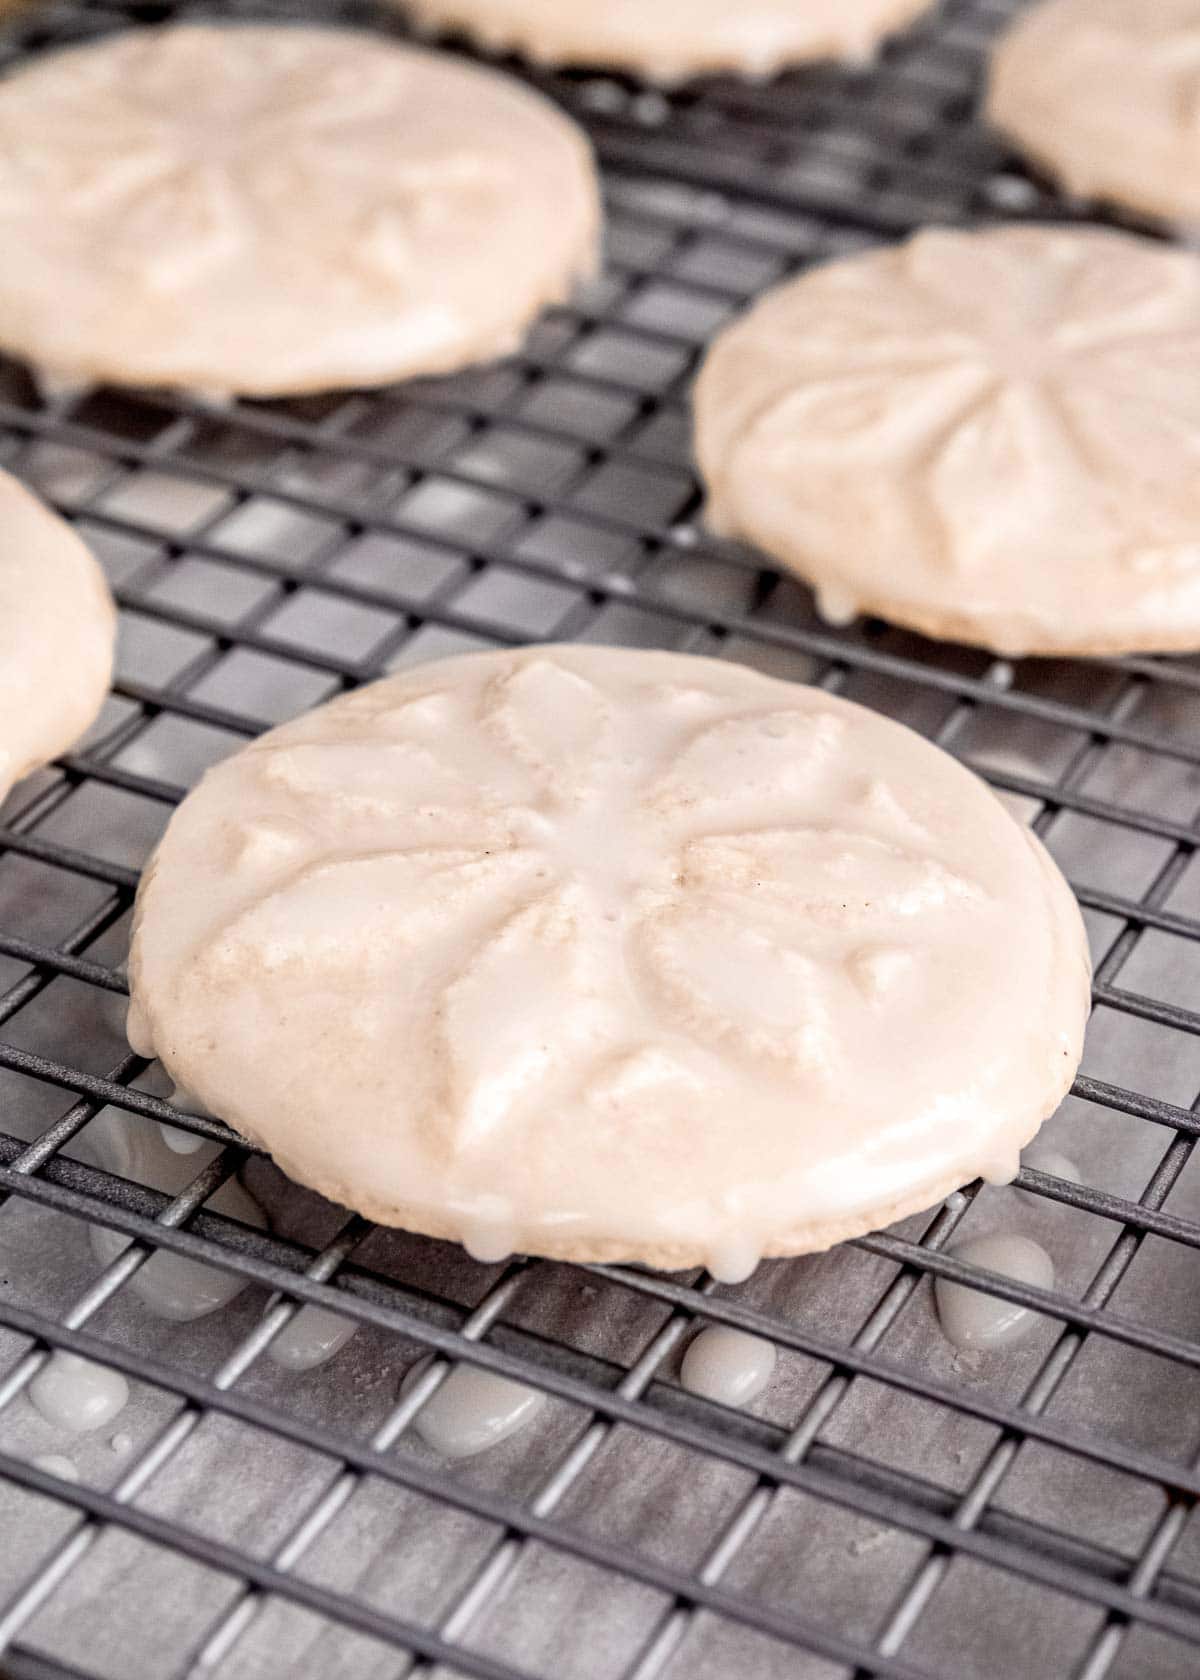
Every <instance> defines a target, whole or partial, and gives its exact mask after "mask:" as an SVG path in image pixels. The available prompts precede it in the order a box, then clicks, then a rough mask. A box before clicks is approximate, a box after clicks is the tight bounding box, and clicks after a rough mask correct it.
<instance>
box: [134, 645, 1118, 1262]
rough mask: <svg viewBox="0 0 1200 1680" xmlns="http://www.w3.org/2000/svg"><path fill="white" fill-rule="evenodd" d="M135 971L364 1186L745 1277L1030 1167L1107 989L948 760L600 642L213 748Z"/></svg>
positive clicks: (269, 1111)
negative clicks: (1092, 1002)
mask: <svg viewBox="0 0 1200 1680" xmlns="http://www.w3.org/2000/svg"><path fill="white" fill-rule="evenodd" d="M130 978H131V989H132V1005H131V1009H130V1020H129V1033H130V1042H131V1043H132V1044H133V1046H134V1048H135V1049H136V1050H138V1051H139V1052H140V1053H141V1054H144V1055H157V1056H159V1057H161V1058H162V1060H163V1062H164V1063H165V1064H166V1067H167V1069H168V1071H169V1072H170V1074H171V1075H172V1077H173V1078H175V1079H176V1080H177V1081H179V1082H180V1083H181V1084H182V1085H184V1086H185V1087H186V1088H187V1089H188V1090H189V1091H190V1092H194V1093H195V1094H196V1096H197V1097H198V1099H199V1100H200V1101H201V1102H202V1103H203V1104H204V1105H205V1106H206V1107H207V1108H208V1109H210V1110H211V1111H212V1112H214V1113H216V1114H219V1115H221V1116H222V1117H223V1118H224V1119H226V1120H228V1121H229V1122H230V1124H231V1125H233V1126H235V1127H236V1128H237V1129H238V1130H239V1131H240V1132H242V1133H243V1134H245V1135H246V1136H247V1137H249V1138H251V1139H253V1140H255V1141H257V1142H259V1143H261V1144H263V1145H264V1146H265V1147H266V1148H267V1149H269V1150H270V1151H271V1153H272V1154H273V1155H274V1156H275V1158H276V1160H277V1161H278V1162H279V1164H280V1165H281V1166H282V1167H283V1169H284V1170H285V1171H286V1172H288V1173H290V1174H291V1176H292V1177H293V1178H295V1179H297V1180H299V1181H300V1182H302V1183H305V1184H308V1185H311V1186H313V1187H314V1188H316V1189H318V1190H321V1191H323V1192H324V1193H325V1194H326V1195H328V1196H330V1197H332V1198H333V1199H334V1200H336V1201H339V1202H343V1203H345V1204H347V1205H349V1206H351V1207H355V1208H358V1209H360V1210H361V1211H362V1212H363V1213H364V1214H367V1215H368V1216H370V1217H372V1218H375V1219H379V1220H382V1221H385V1222H388V1223H392V1224H397V1225H403V1226H406V1227H408V1228H409V1229H413V1230H417V1231H423V1232H427V1233H429V1234H431V1235H435V1236H443V1237H452V1238H456V1239H459V1240H461V1241H464V1242H465V1243H466V1244H467V1246H468V1247H469V1248H470V1249H471V1251H472V1252H473V1253H474V1254H476V1255H477V1256H479V1257H480V1258H484V1259H497V1258H500V1257H502V1256H503V1255H505V1254H507V1253H509V1252H510V1251H524V1252H531V1253H536V1254H548V1255H557V1256H566V1257H570V1258H576V1259H588V1258H607V1259H615V1258H623V1259H638V1260H642V1261H646V1262H648V1263H652V1264H658V1265H663V1266H685V1265H692V1264H696V1263H700V1262H703V1263H704V1264H707V1265H708V1266H709V1267H710V1268H711V1269H712V1270H713V1271H714V1272H715V1273H716V1274H718V1275H719V1276H721V1277H723V1278H726V1279H734V1278H737V1277H739V1276H744V1275H745V1274H746V1273H747V1272H748V1271H749V1270H750V1269H751V1268H752V1267H753V1265H754V1264H755V1262H756V1261H757V1260H758V1259H759V1258H761V1257H762V1256H763V1255H764V1254H790V1253H800V1252H804V1251H807V1250H812V1249H817V1248H822V1247H825V1246H828V1245H829V1244H830V1243H833V1242H836V1241H839V1240H841V1239H842V1238H844V1237H848V1236H852V1235H855V1234H857V1233H860V1232H862V1231H865V1230H868V1229H871V1228H873V1227H875V1226H878V1225H880V1224H884V1223H887V1222H889V1221H891V1220H893V1219H895V1218H898V1217H900V1216H901V1215H902V1214H904V1213H907V1212H913V1211H916V1210H917V1209H919V1208H923V1207H926V1206H929V1205H930V1204H931V1203H933V1202H934V1201H936V1200H937V1199H939V1198H940V1197H942V1196H944V1195H945V1194H947V1193H948V1192H949V1191H950V1190H951V1189H952V1188H954V1187H955V1186H957V1185H959V1184H961V1183H964V1182H966V1181H967V1180H969V1179H971V1178H973V1177H974V1176H975V1175H976V1174H978V1173H981V1172H982V1173H985V1174H987V1175H989V1176H990V1177H994V1178H997V1179H1005V1178H1008V1177H1010V1176H1011V1175H1012V1174H1013V1173H1014V1172H1015V1171H1016V1168H1017V1161H1018V1151H1019V1150H1020V1148H1021V1147H1022V1146H1023V1145H1024V1144H1025V1143H1027V1142H1028V1140H1029V1139H1030V1137H1031V1136H1032V1135H1033V1133H1034V1132H1035V1131H1036V1130H1037V1127H1038V1125H1039V1123H1040V1122H1041V1120H1042V1119H1043V1118H1044V1117H1045V1116H1046V1115H1047V1114H1048V1113H1049V1112H1050V1111H1051V1110H1052V1109H1053V1108H1054V1107H1055V1105H1056V1103H1057V1102H1058V1100H1059V1099H1060V1097H1061V1096H1062V1095H1063V1093H1064V1092H1065V1091H1066V1089H1067V1087H1068V1086H1069V1084H1070V1082H1071V1078H1072V1076H1073V1074H1074V1071H1075V1067H1076V1064H1077V1062H1078V1059H1079V1054H1080V1048H1081V1042H1082V1034H1083V1026H1084V1021H1085V1019H1086V1015H1087V1009H1088V995H1089V994H1088V961H1087V952H1086V943H1085V939H1084V935H1083V929H1082V923H1081V920H1080V916H1079V912H1078V909H1077V908H1076V905H1075V902H1074V900H1073V898H1072V897H1071V895H1070V892H1069V890H1068V889H1067V887H1066V885H1065V883H1064V881H1063V879H1062V877H1061V875H1060V874H1059V873H1058V871H1057V869H1056V868H1055V867H1054V865H1053V864H1052V863H1051V861H1050V859H1049V857H1048V855H1047V854H1046V852H1045V851H1044V850H1043V849H1042V847H1041V844H1040V842H1039V841H1038V840H1037V839H1036V838H1034V837H1033V836H1032V835H1031V834H1029V833H1028V832H1027V831H1026V830H1025V829H1023V828H1022V827H1020V826H1019V825H1018V824H1017V823H1016V822H1015V821H1014V820H1013V819H1012V818H1011V817H1010V816H1009V815H1008V814H1007V813H1006V812H1005V811H1004V809H1003V808H1002V807H1001V805H1000V804H999V803H998V801H997V800H996V799H995V798H994V796H993V795H992V794H991V793H990V792H989V791H988V789H987V788H986V787H985V786H984V785H983V784H982V783H981V782H979V781H978V780H977V779H976V778H975V777H973V776H972V775H970V774H969V773H968V772H967V771H965V770H963V769H962V768H961V767H960V766H958V765H957V764H955V763H954V761H953V760H952V759H951V758H949V756H948V755H946V754H944V753H942V752H940V751H939V750H938V749H937V748H934V747H932V746H930V745H929V744H928V743H927V742H925V741H923V740H921V739H920V738H919V737H918V736H916V735H914V734H912V733H910V732H909V731H908V730H906V729H904V728H902V727H901V726H899V725H898V724H895V723H892V722H889V721H887V720H886V719H883V718H881V717H878V716H876V715H874V714H873V713H870V712H868V711H866V710H864V709H863V708H861V707H858V706H855V705H851V704H850V703H848V702H846V701H843V700H839V699H837V698H835V697H834V696H831V695H827V694H824V693H821V692H818V691H815V690H812V689H805V688H800V687H797V686H795V685H792V684H787V683H783V682H780V681H777V680H774V679H771V678H767V677H763V676H760V675H759V674H757V673H756V672H752V671H749V670H747V669H745V668H744V667H741V666H737V665H733V664H728V663H723V662H717V661H713V660H707V659H700V658H696V657H692V656H688V655H681V654H663V653H648V652H632V651H627V650H616V649H607V648H581V647H551V648H541V649H527V650H523V651H518V652H507V651H506V652H497V653H489V654H478V655H470V656H467V657H464V658H459V659H454V660H448V661H445V662H442V663H438V664H435V665H429V666H425V667H421V668H418V669H416V670H414V671H412V672H408V673H405V674H403V675H400V676H395V677H391V678H389V679H387V680H385V681H383V682H380V683H377V684H374V685H372V686H371V687H369V688H366V689H363V690H361V691H359V692H357V693H355V694H352V695H349V696H347V697H345V698H343V699H340V700H338V701H335V702H333V703H331V704H329V705H327V706H324V707H322V708H320V709H319V710H318V711H315V712H313V713H311V714H310V715H309V716H307V717H304V718H301V719H299V720H297V721H296V722H294V723H290V724H287V725H285V726H283V727H282V728H278V729H275V730H273V731H272V732H271V733H270V734H268V735H266V736H264V737H263V738H262V739H261V740H259V741H258V742H256V743H255V744H254V745H252V746H251V747H249V748H247V749H245V750H244V751H242V752H240V753H239V754H237V755H236V756H235V757H234V758H232V759H229V760H227V761H226V762H225V763H223V764H221V765H220V766H218V767H217V768H216V769H215V770H212V771H210V772H209V773H208V775H207V776H206V777H205V778H204V780H203V782H202V783H201V785H200V786H199V787H198V788H197V789H196V790H195V791H194V792H193V793H192V794H191V795H190V797H189V798H188V799H187V800H185V802H184V803H183V805H182V806H181V807H180V809H179V811H178V812H177V813H176V815H175V816H174V818H173V819H172V822H171V824H170V826H169V828H168V830H167V833H166V835H165V836H164V838H163V841H162V843H161V845H160V847H159V850H158V852H157V854H156V857H155V859H154V862H153V864H152V866H151V868H150V870H149V872H148V874H147V876H146V877H145V879H144V881H143V884H142V888H141V891H140V894H139V898H138V904H137V911H136V917H135V930H134V938H133V948H132V953H131V958H130Z"/></svg>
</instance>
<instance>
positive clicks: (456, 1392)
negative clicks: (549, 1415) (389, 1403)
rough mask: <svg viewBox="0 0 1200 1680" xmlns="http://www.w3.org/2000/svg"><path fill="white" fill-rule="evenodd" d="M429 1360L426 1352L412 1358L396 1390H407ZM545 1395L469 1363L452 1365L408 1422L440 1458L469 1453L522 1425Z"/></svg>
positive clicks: (495, 1443)
mask: <svg viewBox="0 0 1200 1680" xmlns="http://www.w3.org/2000/svg"><path fill="white" fill-rule="evenodd" d="M429 1363H430V1361H429V1359H428V1358H426V1359H422V1360H418V1361H417V1363H416V1365H414V1366H413V1368H412V1370H411V1371H409V1372H408V1373H407V1375H406V1376H405V1379H404V1382H403V1383H402V1384H401V1393H408V1392H410V1391H411V1390H412V1388H413V1387H414V1386H415V1385H416V1383H417V1382H418V1381H419V1380H420V1378H421V1377H422V1376H423V1375H424V1373H425V1370H426V1369H427V1368H428V1366H429ZM544 1399H545V1395H544V1394H543V1393H542V1392H541V1391H540V1389H536V1388H528V1387H526V1385H525V1384H524V1383H518V1382H513V1381H511V1380H510V1379H509V1378H507V1377H497V1376H494V1375H493V1374H492V1373H491V1372H490V1371H481V1370H479V1369H478V1367H476V1366H474V1365H455V1366H454V1367H453V1369H452V1370H451V1371H450V1372H449V1374H448V1375H447V1376H446V1377H444V1378H443V1380H442V1382H441V1384H440V1386H439V1387H438V1388H437V1390H436V1392H435V1393H434V1394H433V1395H431V1397H430V1398H429V1399H428V1400H427V1401H426V1402H425V1404H424V1405H423V1406H422V1408H421V1410H420V1411H419V1412H418V1413H417V1415H416V1417H415V1418H414V1420H413V1428H414V1429H415V1430H416V1431H417V1433H418V1435H420V1437H421V1439H422V1440H423V1441H424V1442H425V1445H426V1446H427V1447H431V1448H432V1449H433V1451H434V1452H436V1453H440V1454H441V1455H442V1457H443V1458H472V1457H474V1455H475V1454H476V1453H480V1452H485V1451H486V1450H487V1449H488V1448H489V1447H496V1446H499V1444H500V1442H501V1441H507V1440H508V1438H509V1436H510V1435H515V1434H516V1432H517V1430H518V1429H524V1428H525V1426H526V1424H528V1423H530V1422H532V1420H533V1418H534V1415H535V1414H536V1413H537V1412H538V1411H539V1410H540V1409H541V1405H542V1402H543V1400H544Z"/></svg>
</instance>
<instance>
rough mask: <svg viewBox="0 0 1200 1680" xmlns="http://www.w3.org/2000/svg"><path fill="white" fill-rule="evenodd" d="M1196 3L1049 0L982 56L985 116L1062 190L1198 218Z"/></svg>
mask: <svg viewBox="0 0 1200 1680" xmlns="http://www.w3.org/2000/svg"><path fill="white" fill-rule="evenodd" d="M1198 71H1200V4H1197V0H1048V3H1047V4H1042V5H1038V6H1035V7H1033V8H1032V9H1031V10H1030V11H1027V12H1022V13H1021V14H1020V16H1019V17H1018V18H1017V20H1016V21H1015V23H1014V24H1013V25H1012V26H1011V28H1010V29H1009V30H1008V32H1007V33H1006V34H1005V35H1004V36H1003V37H1002V38H1001V40H1000V42H999V44H998V46H997V47H996V50H995V52H994V54H993V56H992V60H991V67H990V72H989V81H988V92H987V103H986V114H987V117H988V120H989V121H990V122H992V123H993V124H994V125H995V126H996V127H997V128H999V129H1000V130H1002V131H1003V133H1004V134H1006V135H1007V136H1008V137H1009V138H1010V139H1012V140H1013V141H1014V142H1015V143H1016V145H1017V146H1019V147H1020V148H1021V150H1022V151H1023V152H1025V153H1026V154H1027V155H1028V156H1029V157H1030V158H1031V159H1032V160H1033V161H1034V162H1035V163H1036V164H1037V165H1038V166H1039V167H1040V168H1042V169H1044V170H1045V171H1046V172H1047V173H1048V174H1050V175H1052V176H1054V177H1055V179H1056V180H1057V181H1059V182H1060V183H1061V185H1062V186H1064V187H1065V188H1066V189H1067V190H1068V191H1069V192H1072V193H1076V194H1078V195H1079V196H1081V197H1085V198H1099V199H1108V200H1110V201H1111V202H1113V203H1116V204H1124V205H1128V206H1129V207H1130V208H1131V209H1133V210H1138V211H1141V212H1143V213H1144V214H1147V215H1151V216H1158V217H1165V218H1166V219H1168V220H1171V221H1179V222H1186V223H1190V224H1195V223H1197V222H1200V120H1198V117H1200V103H1198V100H1200V94H1198V92H1197V72H1198Z"/></svg>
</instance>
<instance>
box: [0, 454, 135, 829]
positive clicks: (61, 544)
mask: <svg viewBox="0 0 1200 1680" xmlns="http://www.w3.org/2000/svg"><path fill="white" fill-rule="evenodd" d="M115 637H116V612H115V609H114V607H113V603H112V598H111V596H110V595H109V593H108V586H107V585H106V584H105V581H104V575H103V573H102V572H101V570H100V568H99V566H98V565H97V564H96V562H95V560H94V559H93V558H92V556H91V554H90V553H89V551H88V550H87V549H86V548H85V547H84V545H83V543H82V542H80V540H79V538H78V537H77V536H76V535H75V533H74V531H73V530H72V529H71V527H70V526H69V525H67V524H66V523H65V522H64V521H63V520H61V519H59V518H58V517H57V515H55V514H53V513H51V512H50V510H49V509H48V508H45V507H43V506H42V504H41V502H39V501H38V500H37V499H36V497H34V496H31V495H30V494H29V491H28V490H26V489H25V488H24V487H23V486H22V485H20V484H18V483H17V481H16V479H15V478H10V477H9V475H8V474H7V473H4V472H0V801H2V800H3V799H4V798H5V797H6V795H7V794H8V791H9V789H10V788H11V787H12V785H13V783H14V782H16V781H18V780H19V779H20V777H22V776H24V775H25V774H26V772H27V771H30V770H33V769H36V767H37V766H38V765H40V764H47V763H49V761H50V760H51V759H52V758H55V757H56V756H57V755H58V754H59V753H60V752H62V751H63V750H64V749H65V748H67V747H69V746H70V745H71V743H72V742H73V741H75V740H77V739H78V737H79V736H80V735H82V734H83V732H84V730H85V729H86V728H87V727H88V725H89V724H90V723H91V722H92V720H93V719H94V718H95V716H96V714H97V712H98V711H99V710H100V707H101V706H102V705H103V703H104V697H105V695H106V694H107V692H108V685H109V680H110V678H111V676H112V662H113V644H114V641H115Z"/></svg>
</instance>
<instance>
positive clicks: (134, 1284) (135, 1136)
mask: <svg viewBox="0 0 1200 1680" xmlns="http://www.w3.org/2000/svg"><path fill="white" fill-rule="evenodd" d="M168 1130H176V1129H175V1128H168V1127H164V1126H160V1125H158V1124H157V1123H156V1122H154V1121H151V1120H143V1119H141V1118H139V1117H138V1116H137V1115H133V1114H125V1113H122V1112H121V1111H120V1110H118V1109H114V1108H109V1109H106V1110H105V1111H104V1112H103V1113H102V1114H99V1115H97V1117H96V1119H95V1120H94V1121H93V1122H92V1124H91V1126H90V1127H89V1128H88V1133H87V1147H88V1149H89V1151H90V1152H91V1154H92V1155H93V1156H94V1157H95V1159H96V1161H97V1163H98V1165H100V1166H101V1167H102V1168H103V1169H104V1170H105V1171H106V1172H113V1173H117V1174H119V1176H120V1177H122V1178H128V1179H132V1180H133V1181H134V1182H135V1183H137V1184H144V1185H147V1186H148V1187H149V1188H150V1189H153V1190H161V1191H163V1192H164V1193H165V1194H167V1195H169V1196H177V1195H178V1194H179V1192H180V1191H181V1190H183V1189H184V1188H185V1187H186V1186H187V1185H188V1184H190V1183H191V1182H192V1180H193V1179H194V1178H195V1177H196V1175H197V1174H198V1173H199V1172H201V1171H202V1170H203V1168H204V1167H205V1165H206V1164H207V1163H208V1161H210V1160H212V1159H213V1157H214V1156H215V1155H216V1154H217V1152H218V1146H217V1145H216V1144H213V1143H208V1142H205V1141H204V1140H202V1139H201V1140H197V1142H198V1148H196V1149H195V1150H190V1151H188V1152H186V1153H181V1152H180V1151H179V1150H178V1149H177V1148H176V1147H175V1144H174V1142H172V1143H168V1142H167V1140H166V1138H165V1136H164V1134H165V1132H166V1131H168ZM176 1135H177V1136H178V1137H180V1138H184V1137H187V1136H188V1134H187V1133H185V1132H181V1131H177V1130H176ZM204 1206H205V1208H206V1209H207V1210H209V1211H211V1212H214V1213H223V1214H226V1215H227V1216H228V1217H229V1218H230V1219H238V1220H241V1222H242V1223H243V1224H244V1225H252V1226H254V1227H255V1229H257V1230H265V1229H266V1225H267V1219H266V1215H265V1214H264V1213H263V1210H262V1209H261V1208H260V1207H259V1205H258V1203H257V1202H256V1201H255V1200H254V1198H253V1197H252V1196H251V1195H250V1194H249V1192H248V1191H246V1190H244V1189H243V1188H242V1186H241V1185H240V1184H239V1183H238V1182H237V1180H236V1179H233V1178H231V1179H226V1181H225V1183H224V1184H222V1185H221V1186H220V1188H219V1189H218V1190H216V1191H215V1192H214V1194H213V1195H211V1196H210V1197H209V1199H208V1201H207V1202H206V1203H205V1204H204ZM89 1236H90V1238H91V1243H92V1250H93V1252H94V1253H95V1255H96V1258H97V1259H98V1260H100V1261H102V1262H103V1264H104V1265H109V1264H111V1262H112V1261H113V1260H115V1259H116V1258H117V1256H118V1255H120V1254H123V1253H124V1251H125V1250H126V1249H127V1248H128V1247H129V1244H130V1240H131V1239H130V1238H129V1237H127V1236H125V1235H124V1234H123V1233H122V1232H120V1231H111V1230H109V1229H108V1228H107V1227H106V1226H102V1225H93V1226H91V1227H90V1229H89ZM245 1286H246V1279H245V1278H243V1277H239V1276H238V1275H237V1273H236V1272H223V1271H219V1270H218V1269H217V1268H216V1267H215V1266H205V1265H203V1264H201V1262H200V1261H198V1260H190V1259H188V1257H187V1256H186V1255H183V1254H172V1253H170V1252H169V1251H168V1250H166V1249H159V1250H158V1251H157V1252H156V1253H154V1254H152V1255H151V1256H150V1257H149V1259H147V1260H145V1261H143V1263H142V1265H141V1266H139V1267H138V1269H137V1271H136V1272H135V1273H134V1274H133V1276H132V1278H131V1279H130V1280H129V1285H128V1287H129V1288H130V1289H132V1290H133V1292H134V1293H135V1294H136V1295H138V1296H140V1297H141V1299H142V1300H143V1301H144V1302H145V1304H146V1306H147V1307H149V1309H150V1311H151V1312H153V1313H156V1314H157V1315H158V1316H159V1317H160V1318H169V1319H175V1320H176V1321H178V1322H179V1323H184V1322H186V1321H188V1320H190V1319H194V1318H202V1317H203V1316H204V1315H205V1314H206V1313H210V1312H215V1311H216V1310H217V1308H218V1307H223V1306H226V1305H228V1303H229V1302H230V1301H232V1300H233V1299H234V1297H235V1296H236V1295H238V1294H240V1293H241V1291H242V1290H243V1289H244V1288H245Z"/></svg>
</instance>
